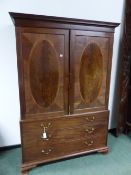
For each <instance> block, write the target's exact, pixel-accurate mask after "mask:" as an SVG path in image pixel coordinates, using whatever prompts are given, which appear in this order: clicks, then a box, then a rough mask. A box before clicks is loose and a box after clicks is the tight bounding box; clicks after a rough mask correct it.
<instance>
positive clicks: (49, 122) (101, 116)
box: [21, 111, 109, 130]
mask: <svg viewBox="0 0 131 175" xmlns="http://www.w3.org/2000/svg"><path fill="white" fill-rule="evenodd" d="M108 115H109V112H108V111H103V112H94V113H90V114H82V115H68V116H64V117H57V118H53V119H52V118H48V119H40V120H39V119H37V120H31V121H30V120H28V121H27V120H24V121H22V122H21V123H22V124H23V123H24V124H25V125H27V127H31V128H30V130H32V129H37V128H41V125H43V126H45V127H46V128H48V130H51V129H54V128H55V129H66V128H74V127H76V126H78V125H84V124H88V125H92V124H95V123H97V124H101V123H107V122H108ZM43 118H44V117H43Z"/></svg>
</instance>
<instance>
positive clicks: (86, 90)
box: [79, 43, 103, 104]
mask: <svg viewBox="0 0 131 175" xmlns="http://www.w3.org/2000/svg"><path fill="white" fill-rule="evenodd" d="M102 72H103V58H102V54H101V51H100V48H99V47H98V45H97V44H95V43H90V44H89V45H87V47H86V48H85V49H84V52H83V54H82V57H81V66H80V74H79V78H80V92H81V96H82V98H83V100H84V101H85V102H86V103H87V104H89V103H92V102H93V101H94V100H95V99H96V98H97V96H98V94H99V91H100V88H101V85H102Z"/></svg>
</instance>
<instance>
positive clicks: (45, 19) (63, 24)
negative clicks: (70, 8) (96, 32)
mask: <svg viewBox="0 0 131 175" xmlns="http://www.w3.org/2000/svg"><path fill="white" fill-rule="evenodd" d="M9 14H10V16H11V18H12V21H13V23H14V25H15V26H16V27H17V26H21V27H50V28H64V29H80V26H83V27H84V26H85V27H89V26H91V27H99V28H103V29H104V28H107V32H113V31H114V29H115V27H117V26H118V25H119V23H114V22H104V21H93V20H85V19H75V18H65V17H56V16H45V15H35V14H24V13H14V12H9ZM51 24H52V25H51ZM85 29H86V28H85ZM102 31H103V30H102ZM104 31H105V30H104Z"/></svg>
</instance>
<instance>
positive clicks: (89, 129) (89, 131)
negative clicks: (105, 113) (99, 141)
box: [85, 127, 95, 134]
mask: <svg viewBox="0 0 131 175" xmlns="http://www.w3.org/2000/svg"><path fill="white" fill-rule="evenodd" d="M94 131H95V128H93V127H92V128H87V129H85V132H87V133H88V134H92V133H94Z"/></svg>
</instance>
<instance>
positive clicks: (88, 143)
mask: <svg viewBox="0 0 131 175" xmlns="http://www.w3.org/2000/svg"><path fill="white" fill-rule="evenodd" d="M93 143H94V141H93V140H90V141H89V142H88V141H86V142H85V144H86V145H87V146H92V145H93Z"/></svg>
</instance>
